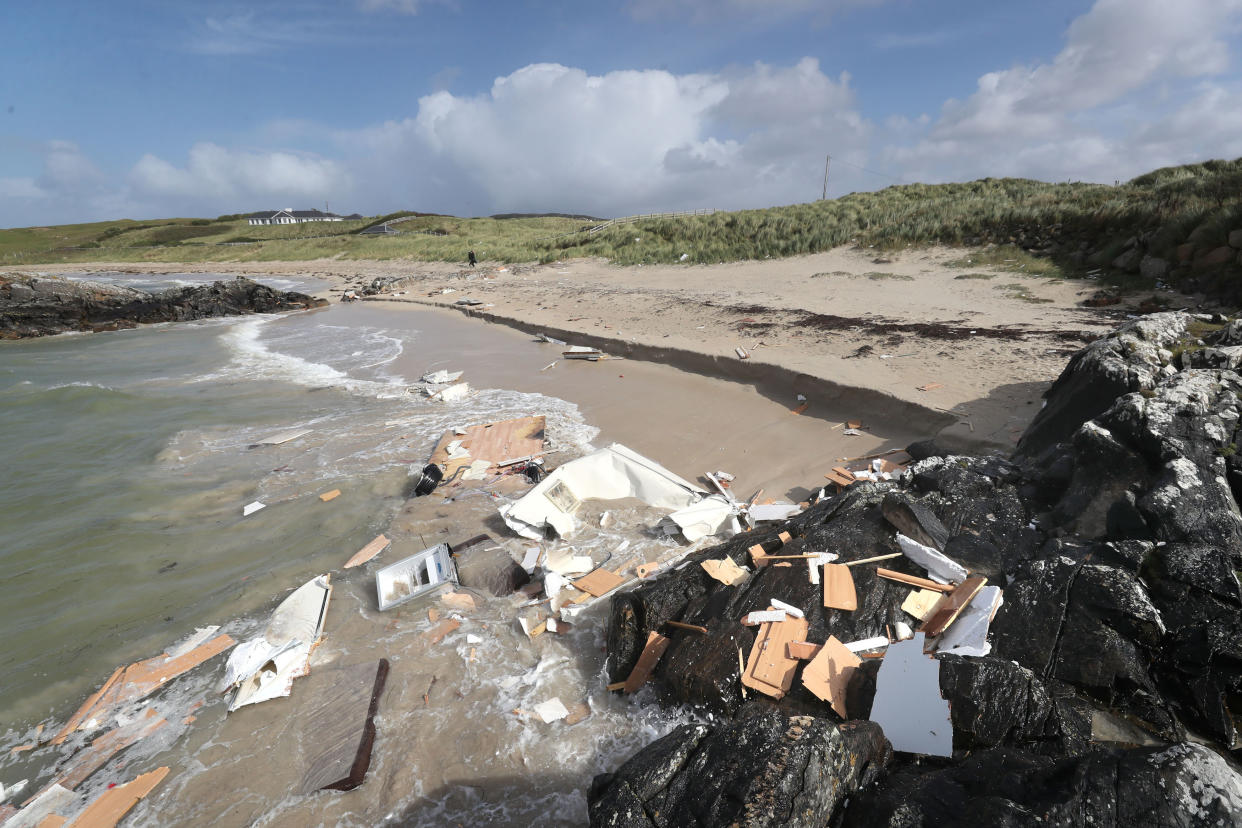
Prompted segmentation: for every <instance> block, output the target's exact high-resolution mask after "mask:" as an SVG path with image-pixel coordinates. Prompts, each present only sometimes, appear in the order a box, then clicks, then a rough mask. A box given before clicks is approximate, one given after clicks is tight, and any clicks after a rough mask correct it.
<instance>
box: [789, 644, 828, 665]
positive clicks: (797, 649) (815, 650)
mask: <svg viewBox="0 0 1242 828" xmlns="http://www.w3.org/2000/svg"><path fill="white" fill-rule="evenodd" d="M823 646H824V645H823V644H812V643H811V642H809V641H790V642H789V643H788V644H786V645H785V652H786V653H787V654H788V655H789V657H790V658H796V659H798V660H799V661H807V660H809V659H812V658H815V656H817V655H819V651H820V648H822V647H823Z"/></svg>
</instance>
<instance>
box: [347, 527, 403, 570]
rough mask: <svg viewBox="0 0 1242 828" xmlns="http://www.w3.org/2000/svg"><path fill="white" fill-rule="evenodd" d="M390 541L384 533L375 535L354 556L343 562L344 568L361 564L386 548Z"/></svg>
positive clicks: (351, 567)
mask: <svg viewBox="0 0 1242 828" xmlns="http://www.w3.org/2000/svg"><path fill="white" fill-rule="evenodd" d="M390 543H392V541H390V540H389V539H388V538H387V537H385V536H384V535H377V536H376V537H375V539H374V540H372V541H371V542H370V543H368V544H367V545H366V546H364V547H362V548H361V549H359V550H358V551H357V552H355V553H354V556H353V557H352V558H350V559H349V560H348V561H346V562H345V568H346V569H353V568H354V567H355V566H362V565H363V564H364V563H366V562H367V561H369V560H371V559H372V558H374V557H375V556H376V555H378V554H379V553H381V552H383V551H384V550H385V549H387V548H388V544H390Z"/></svg>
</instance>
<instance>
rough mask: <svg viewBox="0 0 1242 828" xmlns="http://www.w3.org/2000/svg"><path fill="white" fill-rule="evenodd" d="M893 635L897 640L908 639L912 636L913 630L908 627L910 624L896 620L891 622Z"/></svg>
mask: <svg viewBox="0 0 1242 828" xmlns="http://www.w3.org/2000/svg"><path fill="white" fill-rule="evenodd" d="M893 636H894V637H896V639H897V640H898V641H909V640H910V639H911V638H914V630H912V629H910V625H909V624H907V623H906V622H905V621H898V622H897V623H895V624H893Z"/></svg>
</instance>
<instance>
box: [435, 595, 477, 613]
mask: <svg viewBox="0 0 1242 828" xmlns="http://www.w3.org/2000/svg"><path fill="white" fill-rule="evenodd" d="M440 603H442V604H444V605H445V606H447V607H452V608H453V609H455V610H458V611H460V612H470V611H471V610H473V609H476V608H477V605H476V604H475V601H474V596H473V595H471V594H470V593H468V592H446V593H444V594H443V595H441V596H440Z"/></svg>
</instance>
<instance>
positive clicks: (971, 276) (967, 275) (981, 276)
mask: <svg viewBox="0 0 1242 828" xmlns="http://www.w3.org/2000/svg"><path fill="white" fill-rule="evenodd" d="M953 278H954V279H957V280H959V281H960V280H962V279H995V278H996V274H995V273H963V274H961V275H960V276H954V277H953Z"/></svg>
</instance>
